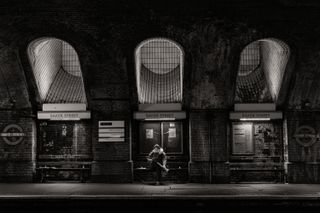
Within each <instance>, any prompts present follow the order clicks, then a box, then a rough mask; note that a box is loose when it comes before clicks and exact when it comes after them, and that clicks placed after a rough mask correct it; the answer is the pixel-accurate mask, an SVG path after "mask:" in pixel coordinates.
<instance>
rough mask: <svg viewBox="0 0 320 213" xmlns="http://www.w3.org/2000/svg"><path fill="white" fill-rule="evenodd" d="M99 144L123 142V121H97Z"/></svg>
mask: <svg viewBox="0 0 320 213" xmlns="http://www.w3.org/2000/svg"><path fill="white" fill-rule="evenodd" d="M98 134H99V137H98V141H99V142H124V141H125V122H124V121H99V133H98Z"/></svg>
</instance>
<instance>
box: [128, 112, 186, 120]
mask: <svg viewBox="0 0 320 213" xmlns="http://www.w3.org/2000/svg"><path fill="white" fill-rule="evenodd" d="M133 117H134V119H137V120H178V119H185V118H186V112H184V111H180V112H135V113H134V114H133Z"/></svg>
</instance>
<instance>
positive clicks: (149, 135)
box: [146, 129, 153, 139]
mask: <svg viewBox="0 0 320 213" xmlns="http://www.w3.org/2000/svg"><path fill="white" fill-rule="evenodd" d="M146 139H153V129H146Z"/></svg>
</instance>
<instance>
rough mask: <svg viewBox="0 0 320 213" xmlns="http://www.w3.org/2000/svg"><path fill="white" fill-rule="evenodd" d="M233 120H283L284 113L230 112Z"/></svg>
mask: <svg viewBox="0 0 320 213" xmlns="http://www.w3.org/2000/svg"><path fill="white" fill-rule="evenodd" d="M229 118H230V119H231V120H237V119H246V118H249V119H250V118H257V119H259V118H270V119H282V112H279V111H275V112H230V117H229Z"/></svg>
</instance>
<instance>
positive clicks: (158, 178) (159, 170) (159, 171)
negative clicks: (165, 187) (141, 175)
mask: <svg viewBox="0 0 320 213" xmlns="http://www.w3.org/2000/svg"><path fill="white" fill-rule="evenodd" d="M161 170H162V169H161V167H160V166H157V169H156V172H157V182H156V184H157V185H159V184H160V183H161Z"/></svg>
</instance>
